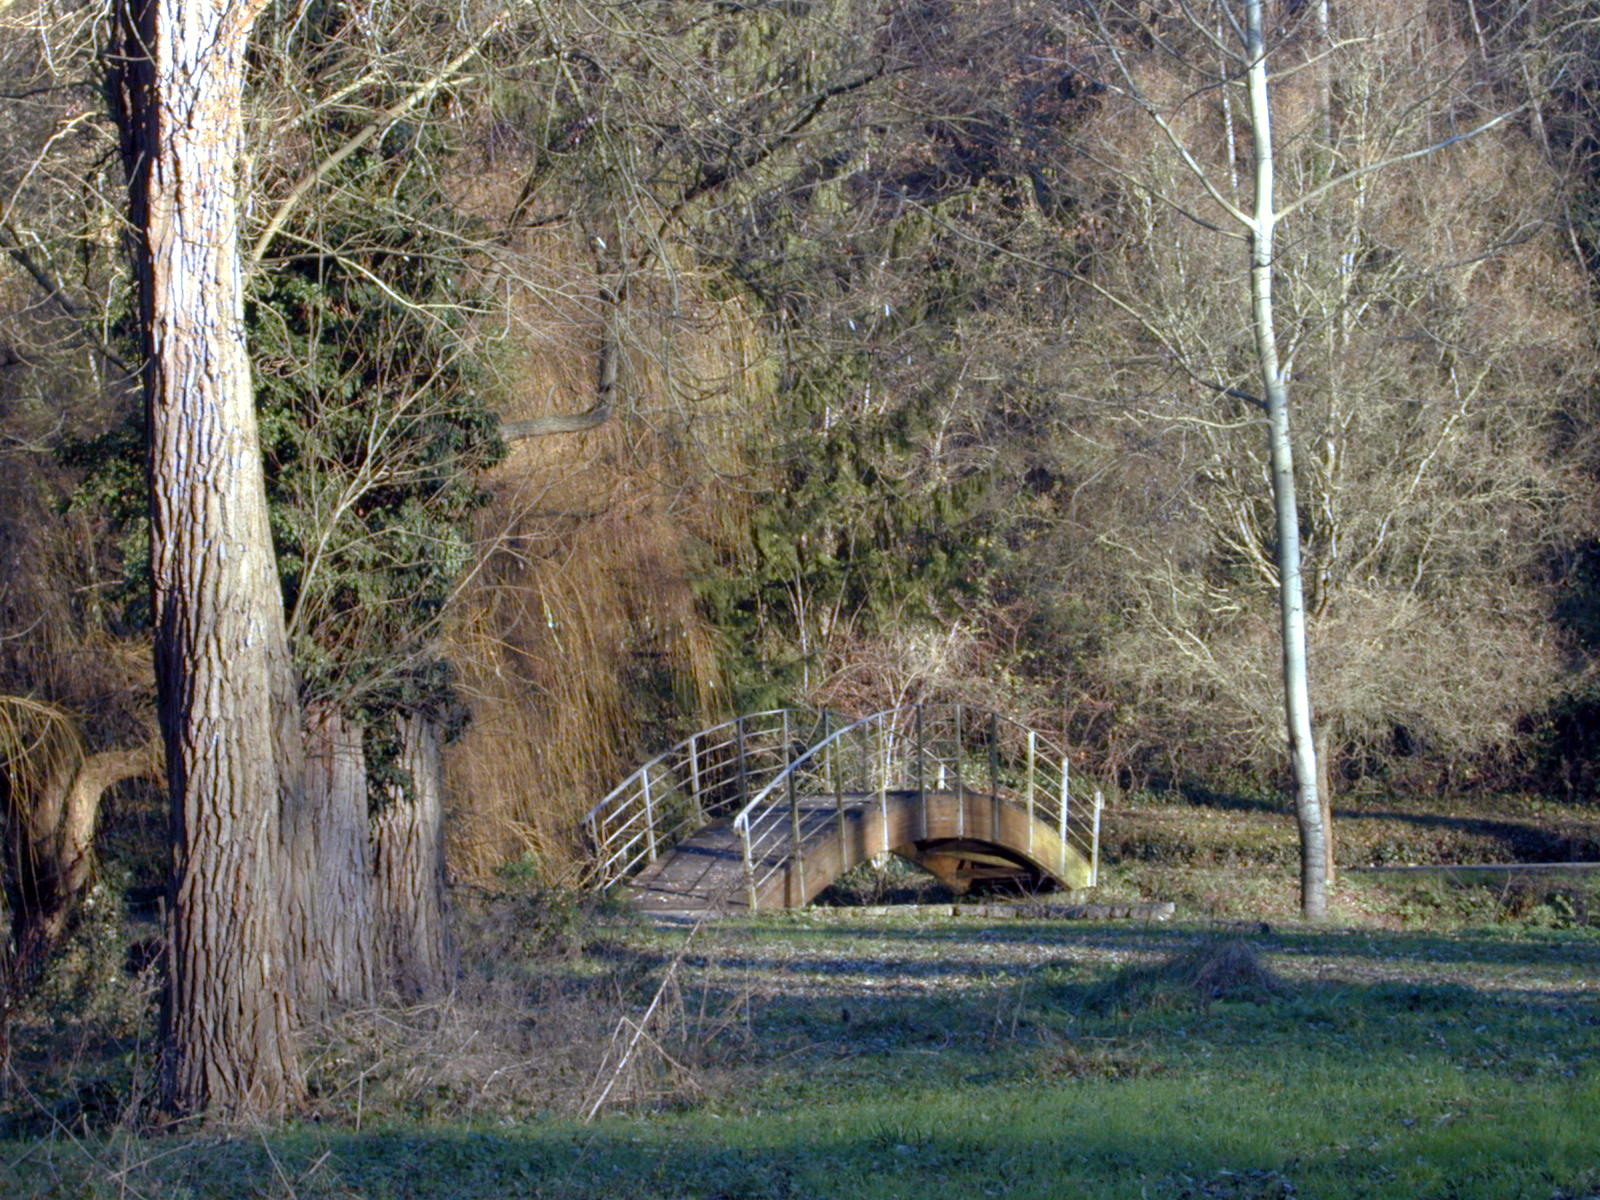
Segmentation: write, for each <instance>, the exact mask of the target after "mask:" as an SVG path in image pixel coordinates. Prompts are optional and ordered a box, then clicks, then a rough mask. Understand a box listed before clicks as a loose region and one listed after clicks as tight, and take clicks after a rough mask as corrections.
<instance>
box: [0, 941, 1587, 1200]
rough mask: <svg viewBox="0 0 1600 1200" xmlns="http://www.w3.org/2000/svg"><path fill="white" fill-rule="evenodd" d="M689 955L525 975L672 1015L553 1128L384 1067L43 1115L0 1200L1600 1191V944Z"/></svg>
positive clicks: (749, 945)
mask: <svg viewBox="0 0 1600 1200" xmlns="http://www.w3.org/2000/svg"><path fill="white" fill-rule="evenodd" d="M685 939H686V935H685V934H684V933H681V932H671V931H667V932H662V931H655V930H650V929H644V928H639V927H637V926H628V925H621V926H616V927H612V928H610V929H605V930H600V931H598V932H597V933H596V935H595V936H593V937H592V938H590V939H589V940H588V947H587V949H586V950H584V951H583V952H582V953H576V954H567V955H563V956H558V957H556V958H553V959H552V960H551V961H550V962H549V963H548V964H546V965H545V966H544V967H541V968H537V969H535V968H532V967H530V968H529V971H528V974H527V976H526V977H525V978H524V979H523V980H522V981H521V982H520V983H519V984H518V986H519V987H522V988H524V989H525V992H526V994H527V995H528V996H530V997H532V996H544V997H546V998H548V997H550V996H552V995H554V994H555V993H554V992H552V991H551V990H550V984H549V979H548V978H545V979H544V981H543V982H542V983H540V982H539V980H538V976H539V972H540V971H545V972H547V973H556V974H560V975H561V976H562V977H564V978H568V979H571V980H583V981H585V982H584V983H583V984H582V985H581V986H582V987H585V988H588V989H590V990H589V991H588V992H586V993H583V994H585V995H593V996H597V997H598V996H599V995H601V994H602V993H606V992H608V991H609V992H611V993H616V994H618V995H620V997H621V1003H620V1007H619V1008H618V1010H617V1011H618V1012H621V1013H631V1014H632V1015H633V1016H634V1017H636V1018H637V1017H638V1016H640V1015H641V1014H642V1013H643V1012H644V1010H645V1008H646V1006H647V1005H648V1004H649V1003H650V1001H651V999H652V998H653V997H656V996H658V995H659V997H660V1003H658V1004H657V1006H656V1010H655V1016H654V1018H653V1020H652V1022H651V1024H650V1026H649V1033H648V1036H645V1037H641V1038H640V1039H638V1041H637V1043H635V1044H634V1051H633V1054H632V1056H631V1058H629V1059H628V1061H627V1064H626V1066H625V1068H623V1069H620V1070H618V1069H616V1064H617V1062H618V1060H619V1057H620V1055H621V1053H622V1051H623V1050H624V1049H625V1048H626V1047H627V1045H628V1044H629V1043H630V1042H631V1041H632V1034H631V1030H630V1027H628V1026H626V1025H624V1026H622V1027H621V1034H620V1035H619V1036H617V1037H614V1038H610V1039H609V1040H608V1039H607V1038H606V1037H605V1036H602V1037H600V1038H599V1039H598V1040H596V1041H595V1042H594V1044H593V1046H592V1047H591V1048H590V1052H589V1053H588V1054H587V1055H586V1056H583V1057H581V1058H580V1060H579V1061H580V1063H581V1066H582V1068H583V1078H582V1080H581V1086H580V1087H579V1088H578V1092H579V1093H581V1103H578V1104H576V1105H573V1104H569V1105H567V1106H566V1107H565V1109H564V1110H563V1109H561V1108H560V1107H559V1106H558V1107H556V1108H552V1109H541V1107H540V1104H539V1103H538V1102H537V1101H536V1100H526V1099H524V1100H523V1101H520V1102H518V1103H509V1102H499V1103H493V1102H490V1100H488V1099H487V1098H486V1093H485V1092H482V1091H478V1092H474V1091H472V1089H471V1088H462V1087H460V1086H443V1085H441V1086H440V1087H439V1088H438V1089H437V1094H430V1093H429V1092H428V1091H427V1090H426V1089H422V1090H418V1089H416V1088H412V1089H411V1090H410V1091H408V1092H407V1093H406V1094H405V1095H404V1096H403V1097H400V1096H399V1095H398V1093H394V1094H388V1093H386V1092H385V1085H384V1084H383V1082H382V1073H381V1072H378V1071H375V1070H372V1071H364V1073H365V1074H366V1075H367V1077H368V1078H369V1079H370V1080H371V1081H372V1082H371V1084H370V1090H368V1091H366V1092H365V1093H362V1094H360V1095H359V1096H356V1095H354V1094H353V1093H352V1090H351V1088H350V1087H349V1086H347V1085H341V1086H339V1087H337V1088H330V1089H329V1091H328V1094H327V1097H326V1099H325V1100H324V1102H323V1103H322V1108H321V1113H320V1115H321V1117H322V1120H321V1121H320V1123H315V1124H313V1123H306V1124H302V1125H298V1126H294V1127H290V1128H287V1129H283V1130H279V1131H275V1132H272V1133H270V1134H262V1133H256V1134H237V1135H233V1136H226V1137H225V1136H220V1135H216V1134H205V1135H181V1134H169V1135H166V1136H161V1137H149V1136H146V1137H138V1136H135V1135H134V1134H132V1133H131V1132H127V1130H126V1127H125V1125H118V1124H115V1123H112V1124H111V1125H109V1127H106V1126H96V1125H95V1124H94V1122H93V1121H91V1120H89V1119H88V1118H87V1117H86V1116H84V1115H82V1113H81V1110H64V1109H62V1108H60V1106H59V1104H58V1105H57V1106H56V1107H55V1108H51V1107H50V1102H47V1101H45V1100H43V1099H41V1100H39V1101H38V1103H37V1104H36V1106H35V1111H34V1115H33V1117H32V1118H30V1119H31V1120H32V1121H33V1122H34V1124H33V1125H32V1126H26V1125H25V1124H24V1123H18V1122H17V1121H14V1122H13V1127H12V1131H11V1132H12V1137H11V1139H10V1140H7V1141H4V1142H0V1196H3V1197H5V1198H6V1200H12V1198H15V1200H24V1198H29V1200H32V1198H42V1197H57V1196H59V1197H69V1196H70V1197H80V1196H107V1197H110V1196H119V1197H122V1196H128V1197H137V1196H151V1197H157V1196H159V1197H163V1198H174V1200H176V1198H181V1197H197V1198H203V1197H212V1196H217V1197H224V1196H228V1197H231V1196H262V1197H284V1198H287V1197H303V1198H307V1200H310V1198H313V1197H315V1198H324V1197H328V1198H331V1197H355V1196H373V1197H396V1198H400V1197H419V1198H421V1197H430V1198H431V1197H439V1198H446V1197H449V1198H460V1200H466V1198H469V1197H471V1198H479V1197H481V1198H485V1200H491V1198H492V1200H510V1198H512V1197H573V1198H577V1197H595V1198H601V1197H605V1198H613V1197H637V1198H641V1200H642V1198H648V1197H701V1198H706V1200H711V1198H714V1197H724V1198H729V1200H732V1198H735V1197H752V1198H754V1197H884V1198H888V1197H905V1198H908V1200H935V1198H940V1197H950V1198H952V1200H954V1198H958V1197H959V1198H960V1200H968V1198H971V1197H982V1196H1008V1197H1018V1198H1022V1197H1074V1196H1084V1197H1095V1198H1100V1197H1105V1198H1113V1197H1128V1198H1130V1200H1132V1198H1143V1197H1171V1198H1175V1200H1176V1198H1189V1197H1194V1198H1200V1197H1251V1198H1256V1197H1261V1198H1267V1197H1302V1198H1316V1197H1327V1198H1330V1200H1331V1198H1335V1197H1397V1198H1407V1200H1409V1198H1413V1197H1416V1198H1428V1197H1438V1198H1441V1200H1442V1198H1445V1197H1452V1198H1457V1197H1459V1198H1467V1197H1482V1198H1484V1200H1512V1198H1516V1197H1529V1198H1535V1200H1558V1198H1560V1200H1575V1198H1577V1197H1596V1196H1600V929H1595V928H1593V927H1574V928H1568V929H1534V928H1527V927H1518V926H1511V925H1504V926H1496V927H1490V928H1480V929H1467V930H1461V931H1457V932H1450V933H1437V932H1427V931H1373V930H1345V929H1327V930H1308V929H1304V928H1301V927H1296V926H1282V927H1279V928H1276V929H1271V930H1265V931H1261V930H1258V929H1257V928H1256V927H1254V926H1248V927H1244V926H1241V927H1239V928H1231V929H1230V928H1219V927H1217V926H1214V925H1201V924H1180V925H1174V926H1161V925H1156V926H1142V925H1128V924H1114V923H1105V924H1087V923H1083V922H1045V921H1037V922H1034V921H1025V920H1001V921H993V920H990V921H984V920H977V919H971V918H950V917H930V916H922V917H915V918H908V917H898V916H882V917H860V916H855V917H848V916H841V915H830V914H827V913H813V914H795V915H780V916H774V917H771V918H764V919H760V920H745V921H739V922H728V923H725V924H721V925H717V926H708V927H706V928H704V929H702V930H700V931H699V932H698V933H696V934H695V935H694V936H693V938H692V940H689V941H688V943H687V944H685ZM1185 955H1187V956H1188V957H1187V958H1186V959H1185V960H1184V964H1181V965H1179V966H1177V967H1171V966H1170V965H1169V964H1171V963H1172V961H1173V960H1174V958H1181V957H1183V956H1185ZM1218 961H1223V962H1226V963H1231V964H1232V967H1233V970H1232V972H1231V974H1230V973H1226V972H1225V973H1223V974H1222V975H1221V976H1218V977H1216V978H1210V977H1208V976H1206V974H1205V967H1206V964H1208V963H1211V964H1215V963H1216V962H1218ZM672 964H676V965H672ZM1196 964H1199V967H1198V968H1197V966H1196ZM1197 971H1198V973H1197ZM1257 971H1259V972H1260V973H1255V974H1253V973H1252V972H1257ZM663 979H666V980H667V983H666V986H662V980H663ZM1197 980H1199V982H1197ZM573 986H578V985H577V984H574V985H573ZM541 988H542V989H543V990H540V989H541ZM567 994H568V995H569V998H570V995H571V994H572V993H567ZM598 1011H599V1010H598V1009H597V1010H596V1012H597V1013H598ZM539 1014H540V1008H539V1006H538V1005H537V1004H532V1003H530V1006H529V1011H528V1014H527V1017H526V1018H524V1019H527V1020H532V1021H535V1022H536V1021H537V1020H538V1019H539ZM569 1015H570V1014H569ZM592 1023H593V1024H604V1025H607V1026H609V1025H610V1017H609V1016H605V1017H602V1016H599V1015H597V1016H596V1017H595V1020H594V1022H592ZM603 1032H606V1031H603ZM391 1053H392V1052H391ZM607 1055H609V1056H610V1057H609V1059H607V1062H608V1063H609V1064H610V1065H608V1066H605V1067H603V1068H602V1065H601V1060H602V1058H604V1057H605V1056H607ZM563 1061H566V1060H563ZM515 1066H517V1064H513V1063H510V1062H505V1063H502V1064H501V1065H500V1066H499V1067H498V1068H496V1069H498V1070H503V1071H510V1070H512V1069H513V1068H514V1067H515ZM520 1067H521V1069H522V1070H524V1071H525V1072H527V1073H531V1074H532V1075H534V1076H537V1074H538V1073H539V1072H540V1071H541V1070H545V1069H548V1070H549V1072H550V1078H551V1079H552V1080H554V1078H555V1071H556V1069H557V1068H556V1067H554V1066H552V1065H551V1064H550V1063H548V1062H544V1063H542V1062H541V1061H532V1060H530V1061H527V1062H523V1063H521V1064H520ZM561 1069H562V1070H564V1071H566V1070H570V1069H571V1068H570V1067H569V1066H563V1067H562V1068H561ZM591 1072H592V1073H591ZM480 1074H481V1073H480ZM392 1077H398V1076H392ZM534 1082H535V1083H537V1079H535V1080H534ZM606 1082H612V1083H613V1087H612V1091H611V1093H610V1096H609V1101H610V1102H611V1103H608V1106H607V1107H606V1109H605V1111H604V1112H602V1114H601V1115H600V1117H599V1119H598V1120H596V1121H595V1122H594V1123H592V1124H588V1125H585V1124H583V1123H582V1122H581V1121H580V1120H578V1119H576V1118H575V1117H574V1116H573V1115H572V1114H573V1113H581V1112H582V1111H584V1110H585V1109H586V1108H587V1107H588V1106H589V1105H590V1104H592V1103H593V1100H594V1098H595V1097H597V1096H598V1095H599V1092H600V1091H601V1090H602V1088H603V1086H604V1084H605V1083H606ZM524 1095H525V1096H533V1097H536V1096H538V1095H539V1090H538V1088H537V1087H533V1088H532V1089H530V1090H529V1091H528V1092H526V1093H524ZM15 1107H16V1104H15V1103H13V1108H15Z"/></svg>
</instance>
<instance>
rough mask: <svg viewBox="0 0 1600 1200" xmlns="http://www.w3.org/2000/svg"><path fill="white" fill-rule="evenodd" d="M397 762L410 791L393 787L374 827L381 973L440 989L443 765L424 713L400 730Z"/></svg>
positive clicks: (420, 988)
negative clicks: (409, 783)
mask: <svg viewBox="0 0 1600 1200" xmlns="http://www.w3.org/2000/svg"><path fill="white" fill-rule="evenodd" d="M400 737H401V754H400V764H399V765H400V767H401V768H402V769H403V770H404V771H406V773H407V774H408V775H409V776H410V779H411V788H410V792H409V794H406V793H405V792H404V791H402V790H401V789H398V788H397V789H393V790H392V791H391V793H390V795H388V796H387V797H385V798H384V802H383V805H382V807H381V808H380V809H379V812H378V815H377V818H376V823H375V825H374V828H373V839H374V858H375V860H376V865H377V888H376V897H377V920H378V930H379V934H380V938H381V943H382V944H381V953H382V956H383V960H384V970H385V971H386V972H387V973H388V976H389V978H390V980H392V982H393V983H394V985H395V986H396V987H397V988H398V989H399V990H400V993H401V995H403V996H407V997H413V998H414V997H420V996H427V995H432V994H434V993H436V992H438V991H440V990H441V989H443V988H444V986H445V984H446V982H447V978H448V970H449V949H450V948H449V941H448V938H447V935H446V930H445V923H444V917H445V910H444V765H443V761H442V759H441V757H440V752H439V751H440V747H439V731H438V728H437V726H435V725H434V724H433V722H431V721H430V720H428V719H427V718H426V717H424V716H422V715H420V714H416V715H412V716H410V717H407V718H406V719H405V720H404V721H403V722H402V723H401V727H400Z"/></svg>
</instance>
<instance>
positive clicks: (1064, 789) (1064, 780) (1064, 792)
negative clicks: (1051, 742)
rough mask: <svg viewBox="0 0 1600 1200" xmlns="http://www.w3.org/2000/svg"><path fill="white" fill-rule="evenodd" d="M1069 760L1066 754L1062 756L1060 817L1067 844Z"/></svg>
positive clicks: (1063, 843)
mask: <svg viewBox="0 0 1600 1200" xmlns="http://www.w3.org/2000/svg"><path fill="white" fill-rule="evenodd" d="M1069 761H1070V760H1069V759H1068V758H1067V756H1066V755H1065V754H1063V755H1062V756H1061V815H1060V818H1059V819H1060V822H1061V844H1062V845H1066V842H1067V798H1068V796H1069V795H1070V794H1071V793H1070V791H1069V789H1068V784H1069V781H1070V777H1069V775H1068V767H1067V764H1068V762H1069Z"/></svg>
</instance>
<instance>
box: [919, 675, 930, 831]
mask: <svg viewBox="0 0 1600 1200" xmlns="http://www.w3.org/2000/svg"><path fill="white" fill-rule="evenodd" d="M927 752H928V748H927V746H926V745H925V744H924V743H923V740H922V704H921V702H920V701H919V702H918V704H917V799H918V800H919V801H920V802H921V805H922V829H921V834H922V836H923V837H927V836H928V759H927Z"/></svg>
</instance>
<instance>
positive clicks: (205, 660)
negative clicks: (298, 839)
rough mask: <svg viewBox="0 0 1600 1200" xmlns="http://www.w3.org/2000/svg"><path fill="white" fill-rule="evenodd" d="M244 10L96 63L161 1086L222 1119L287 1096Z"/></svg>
mask: <svg viewBox="0 0 1600 1200" xmlns="http://www.w3.org/2000/svg"><path fill="white" fill-rule="evenodd" d="M263 3H264V0H121V3H120V4H119V6H118V14H117V15H118V18H119V25H118V39H117V44H116V45H115V46H114V47H113V49H112V51H111V54H110V62H109V64H108V65H109V68H110V71H109V85H110V88H111V92H112V97H111V99H112V103H113V106H114V107H115V108H116V109H117V110H118V114H119V116H120V118H121V124H122V135H123V151H124V159H125V163H126V165H127V169H128V177H129V198H130V228H131V236H132V237H133V239H134V259H135V269H136V273H137V281H138V292H139V310H140V317H141V325H142V331H143V336H144V340H145V352H146V365H145V392H146V405H147V413H148V424H149V480H150V516H151V530H150V537H151V552H150V553H151V575H152V580H153V590H154V597H153V599H154V609H155V627H156V644H155V650H156V677H157V688H158V695H159V703H160V713H161V728H162V736H163V739H164V741H165V744H166V757H167V774H168V782H169V787H170V795H171V805H172V842H173V851H172V853H173V861H172V895H171V904H170V912H171V922H172V926H171V958H170V964H169V966H170V980H169V989H168V996H167V1002H166V1007H165V1015H164V1020H163V1035H164V1068H163V1072H162V1085H161V1093H162V1095H161V1098H162V1102H163V1104H164V1106H165V1107H166V1108H167V1109H168V1110H170V1111H173V1112H177V1113H206V1114H210V1115H213V1116H221V1117H230V1118H244V1117H271V1116H274V1115H277V1114H279V1113H281V1112H283V1111H284V1110H285V1108H286V1107H287V1106H288V1105H289V1104H290V1103H291V1102H292V1101H293V1100H294V1098H295V1097H296V1095H297V1094H298V1092H299V1080H298V1070H297V1067H296V1061H295V1054H294V1049H293V1044H292V1041H291V1027H292V1018H293V1013H292V1003H291V1001H292V996H291V992H290V989H289V986H288V977H287V974H288V973H287V962H286V956H285V953H284V948H283V936H282V929H281V922H280V919H279V908H278V900H279V896H280V888H279V882H278V878H277V866H278V857H277V851H278V845H279V813H280V779H285V780H289V779H293V778H294V777H295V776H296V775H297V768H298V764H297V763H291V764H285V763H282V762H280V758H281V757H282V756H283V755H284V754H289V755H291V756H292V755H293V746H294V743H295V739H296V737H297V736H298V731H297V729H296V728H295V721H294V719H293V708H294V705H293V675H292V670H291V665H290V660H289V654H288V645H287V639H286V637H285V634H284V624H283V604H282V598H281V595H280V592H279V584H278V577H277V570H276V566H275V563H274V560H273V554H272V542H271V537H270V533H269V529H268V523H267V508H266V492H265V488H264V484H263V479H262V467H261V453H260V446H259V441H258V437H257V432H256V418H255V408H254V403H253V398H252V390H251V382H250V365H249V361H248V359H247V357H246V353H245V341H244V321H243V303H242V293H241V280H240V265H239V263H240V259H239V246H238V234H239V220H238V203H239V197H238V191H237V185H238V156H239V151H240V135H241V111H240V110H241V94H242V87H243V66H244V61H243V60H244V49H245V42H246V39H247V37H248V35H249V32H250V28H251V26H252V25H253V24H254V22H255V19H256V17H257V16H258V14H259V12H260V10H261V8H262V6H263ZM286 767H287V769H285V768H286ZM291 786H293V785H291Z"/></svg>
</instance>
